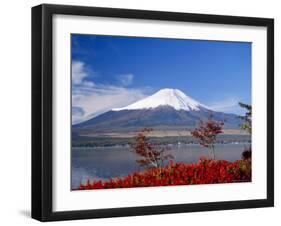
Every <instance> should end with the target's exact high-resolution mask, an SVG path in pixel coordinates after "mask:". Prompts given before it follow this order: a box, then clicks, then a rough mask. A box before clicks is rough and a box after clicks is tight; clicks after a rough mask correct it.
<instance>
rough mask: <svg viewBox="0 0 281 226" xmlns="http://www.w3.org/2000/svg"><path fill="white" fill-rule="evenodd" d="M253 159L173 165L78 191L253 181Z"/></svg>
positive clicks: (84, 186) (97, 182) (86, 186)
mask: <svg viewBox="0 0 281 226" xmlns="http://www.w3.org/2000/svg"><path fill="white" fill-rule="evenodd" d="M251 172H252V171H251V160H237V161H235V162H233V163H232V162H228V161H225V160H210V159H203V158H202V159H200V160H199V162H198V163H197V164H185V163H173V162H171V161H170V164H169V165H168V166H166V167H163V168H152V169H148V170H145V171H143V172H135V173H133V174H130V175H128V176H126V177H124V178H115V179H110V180H108V181H93V182H92V183H91V182H89V181H88V182H87V183H86V184H85V185H83V184H81V185H80V188H79V190H88V189H107V188H132V187H151V186H171V185H191V184H215V183H234V182H249V181H251Z"/></svg>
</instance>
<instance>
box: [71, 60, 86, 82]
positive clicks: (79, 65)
mask: <svg viewBox="0 0 281 226" xmlns="http://www.w3.org/2000/svg"><path fill="white" fill-rule="evenodd" d="M86 77H87V73H86V70H85V64H84V63H83V62H81V61H73V62H72V83H73V84H74V85H78V84H81V83H82V82H83V79H84V78H86Z"/></svg>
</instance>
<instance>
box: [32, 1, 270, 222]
mask: <svg viewBox="0 0 281 226" xmlns="http://www.w3.org/2000/svg"><path fill="white" fill-rule="evenodd" d="M273 38H274V21H273V19H269V18H251V17H237V16H218V15H203V14H189V13H176V12H160V11H144V10H131V9H113V8H96V7H82V6H64V5H46V4H43V5H39V6H35V7H33V8H32V217H33V218H35V219H37V220H40V221H55V220H71V219H85V218H102V217H121V216H134V215H148V214H166V213H179V212H192V211H210V210H227V209H238V208H240V209H241V208H256V207H270V206H273V205H274V158H273V156H274V128H273V127H274V106H273V104H274V90H273V88H274V83H273V81H274V79H273V76H274V75H273V74H274V40H273Z"/></svg>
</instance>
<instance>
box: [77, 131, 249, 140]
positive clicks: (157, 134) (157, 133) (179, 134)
mask: <svg viewBox="0 0 281 226" xmlns="http://www.w3.org/2000/svg"><path fill="white" fill-rule="evenodd" d="M138 133H139V132H104V133H102V132H100V133H81V134H79V136H80V137H95V138H97V137H112V138H133V137H136V136H137V134H138ZM222 134H225V135H245V136H247V135H248V134H247V133H246V132H245V131H243V130H235V129H232V130H223V133H222ZM183 136H188V137H190V136H191V133H190V131H188V130H153V131H151V132H149V134H147V137H183Z"/></svg>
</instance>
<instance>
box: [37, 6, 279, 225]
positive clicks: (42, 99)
mask: <svg viewBox="0 0 281 226" xmlns="http://www.w3.org/2000/svg"><path fill="white" fill-rule="evenodd" d="M55 14H64V15H82V16H98V17H113V18H128V19H129V18H133V19H148V20H162V21H182V22H196V23H212V24H222V25H223V24H227V25H231V24H233V25H247V26H262V27H266V28H267V198H266V199H257V200H246V201H226V202H209V203H195V204H171V205H160V206H143V207H129V208H111V209H93V210H73V211H63V212H54V211H53V210H52V202H53V196H52V123H53V121H52V111H53V102H52V98H53V95H52V80H53V79H52V18H53V15H55ZM271 206H274V20H273V19H268V18H252V17H237V16H221V15H204V14H191V13H176V12H160V11H145V10H131V9H117V8H98V7H83V6H66V5H50V4H43V5H39V6H35V7H33V8H32V218H34V219H37V220H40V221H57V220H73V219H86V218H105V217H122V216H135V215H149V214H167V213H180V212H195V211H210V210H228V209H243V208H257V207H271Z"/></svg>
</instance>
